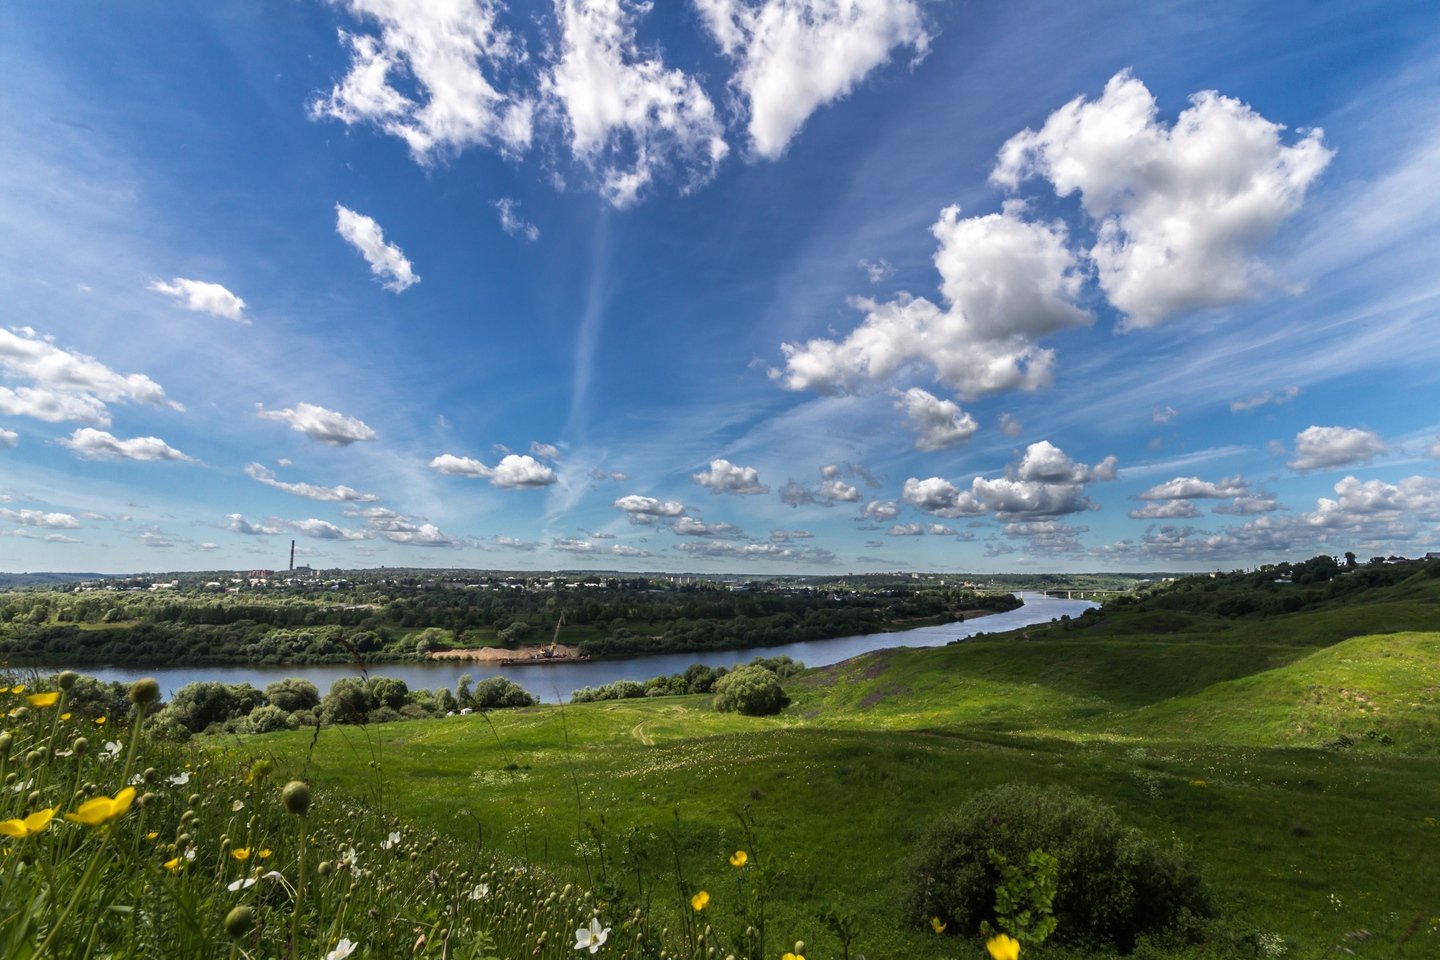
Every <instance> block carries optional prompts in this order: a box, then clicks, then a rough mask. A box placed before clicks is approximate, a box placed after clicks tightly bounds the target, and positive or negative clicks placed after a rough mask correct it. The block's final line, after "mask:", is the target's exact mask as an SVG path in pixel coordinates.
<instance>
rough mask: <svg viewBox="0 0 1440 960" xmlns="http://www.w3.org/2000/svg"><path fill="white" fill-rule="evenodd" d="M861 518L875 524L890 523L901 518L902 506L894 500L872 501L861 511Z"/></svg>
mask: <svg viewBox="0 0 1440 960" xmlns="http://www.w3.org/2000/svg"><path fill="white" fill-rule="evenodd" d="M860 516H861V517H863V518H864V519H866V520H869V521H871V522H873V523H889V522H890V521H891V520H894V519H895V518H896V517H898V516H900V505H899V504H897V503H896V502H895V501H894V500H871V501H870V502H869V503H867V504H865V507H864V509H862V510H861V511H860Z"/></svg>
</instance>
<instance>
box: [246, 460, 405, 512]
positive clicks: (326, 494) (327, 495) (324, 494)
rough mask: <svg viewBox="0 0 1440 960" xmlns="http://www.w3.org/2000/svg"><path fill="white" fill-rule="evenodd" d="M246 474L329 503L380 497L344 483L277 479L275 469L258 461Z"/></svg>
mask: <svg viewBox="0 0 1440 960" xmlns="http://www.w3.org/2000/svg"><path fill="white" fill-rule="evenodd" d="M245 475H246V476H248V477H250V478H251V479H252V480H258V481H260V482H261V483H263V484H265V485H266V486H268V487H274V488H275V489H276V490H284V491H285V492H286V493H293V494H294V495H295V496H297V497H307V498H308V499H311V500H322V501H326V502H328V503H371V502H374V501H376V500H379V499H380V498H379V497H377V496H376V495H375V494H373V493H361V492H360V491H358V490H355V489H354V488H352V487H347V486H344V485H343V484H342V485H340V486H336V487H319V486H316V485H315V484H313V483H286V482H285V481H283V480H278V479H276V477H275V474H274V472H273V471H271V470H269V469H267V468H265V467H264V466H262V465H261V464H258V463H252V464H250V465H249V466H247V467H246V468H245Z"/></svg>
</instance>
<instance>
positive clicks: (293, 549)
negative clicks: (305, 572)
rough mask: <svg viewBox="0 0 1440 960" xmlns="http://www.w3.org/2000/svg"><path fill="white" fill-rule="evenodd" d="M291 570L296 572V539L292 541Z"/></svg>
mask: <svg viewBox="0 0 1440 960" xmlns="http://www.w3.org/2000/svg"><path fill="white" fill-rule="evenodd" d="M290 572H291V573H294V572H295V541H294V540H291V541H290Z"/></svg>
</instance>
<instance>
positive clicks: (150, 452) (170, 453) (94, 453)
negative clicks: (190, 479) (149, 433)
mask: <svg viewBox="0 0 1440 960" xmlns="http://www.w3.org/2000/svg"><path fill="white" fill-rule="evenodd" d="M55 442H56V443H58V444H60V445H61V446H62V447H69V448H70V449H71V450H73V451H74V452H75V453H76V454H78V455H79V456H81V457H84V458H85V459H86V460H114V459H122V460H187V461H188V460H190V458H189V457H187V456H185V454H183V453H181V452H180V451H179V450H176V449H175V448H174V447H172V446H170V445H169V444H168V443H166V442H165V441H164V440H161V439H160V438H159V437H133V438H132V439H129V440H120V439H117V438H116V437H114V436H111V435H110V434H108V433H106V432H105V431H104V430H96V429H94V428H93V427H81V428H80V429H78V430H76V431H75V432H74V433H72V434H71V435H70V436H69V437H62V438H61V439H59V440H56V441H55Z"/></svg>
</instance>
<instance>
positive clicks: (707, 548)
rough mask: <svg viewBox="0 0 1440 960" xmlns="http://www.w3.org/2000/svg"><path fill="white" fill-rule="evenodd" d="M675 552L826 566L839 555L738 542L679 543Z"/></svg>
mask: <svg viewBox="0 0 1440 960" xmlns="http://www.w3.org/2000/svg"><path fill="white" fill-rule="evenodd" d="M675 549H676V550H680V551H682V552H684V553H688V554H690V555H691V556H693V557H708V558H711V559H722V560H744V561H752V560H775V561H780V562H784V563H809V564H816V565H822V566H828V565H831V564H833V563H835V554H834V553H832V552H831V551H829V550H826V549H824V548H823V547H798V546H795V545H794V544H789V543H736V542H734V541H724V540H701V541H691V542H689V543H681V544H677V545H676V547H675Z"/></svg>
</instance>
